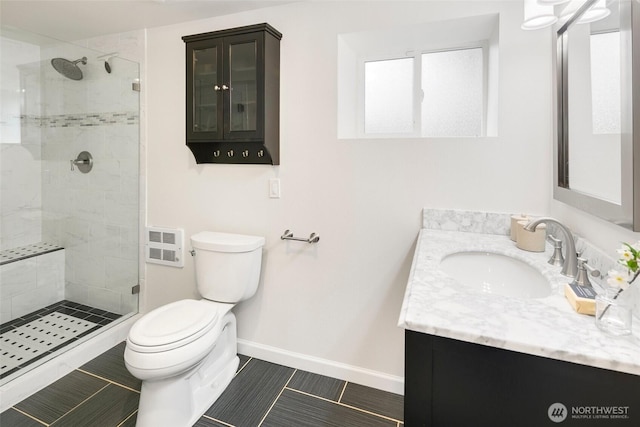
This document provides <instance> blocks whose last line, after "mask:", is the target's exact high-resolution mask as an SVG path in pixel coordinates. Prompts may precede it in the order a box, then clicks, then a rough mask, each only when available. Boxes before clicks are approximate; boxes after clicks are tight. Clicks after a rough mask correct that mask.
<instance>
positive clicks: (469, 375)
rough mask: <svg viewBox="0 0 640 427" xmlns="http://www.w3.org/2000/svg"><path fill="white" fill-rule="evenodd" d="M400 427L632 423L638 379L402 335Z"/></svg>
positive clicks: (639, 397)
mask: <svg viewBox="0 0 640 427" xmlns="http://www.w3.org/2000/svg"><path fill="white" fill-rule="evenodd" d="M404 405H405V411H404V423H405V426H406V427H469V426H477V427H513V426H518V427H541V426H553V425H561V426H576V427H581V426H602V427H607V426H620V427H622V426H638V425H640V376H638V375H633V374H628V373H624V372H617V371H611V370H607V369H601V368H595V367H591V366H585V365H580V364H575V363H571V362H566V361H560V360H553V359H549V358H545V357H540V356H534V355H530V354H525V353H518V352H515V351H509V350H505V349H501V348H494V347H490V346H485V345H480V344H476V343H469V342H463V341H458V340H455V339H450V338H443V337H439V336H435V335H429V334H423V333H419V332H414V331H409V330H407V331H406V332H405V396H404Z"/></svg>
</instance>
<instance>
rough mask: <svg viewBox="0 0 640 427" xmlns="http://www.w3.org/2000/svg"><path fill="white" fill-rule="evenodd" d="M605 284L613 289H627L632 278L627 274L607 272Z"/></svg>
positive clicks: (613, 271)
mask: <svg viewBox="0 0 640 427" xmlns="http://www.w3.org/2000/svg"><path fill="white" fill-rule="evenodd" d="M608 275H609V278H608V279H607V283H608V284H609V285H610V286H613V287H614V288H620V289H627V288H628V287H629V280H631V278H632V276H630V275H629V273H628V272H623V271H618V270H609V273H608Z"/></svg>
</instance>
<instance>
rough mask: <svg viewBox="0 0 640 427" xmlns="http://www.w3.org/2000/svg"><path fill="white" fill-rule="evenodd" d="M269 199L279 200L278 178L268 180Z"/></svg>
mask: <svg viewBox="0 0 640 427" xmlns="http://www.w3.org/2000/svg"><path fill="white" fill-rule="evenodd" d="M269 197H271V198H272V199H279V198H280V178H269Z"/></svg>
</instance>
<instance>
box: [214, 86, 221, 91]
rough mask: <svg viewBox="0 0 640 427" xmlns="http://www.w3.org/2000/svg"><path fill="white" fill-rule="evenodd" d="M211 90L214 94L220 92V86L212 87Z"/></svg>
mask: <svg viewBox="0 0 640 427" xmlns="http://www.w3.org/2000/svg"><path fill="white" fill-rule="evenodd" d="M213 90H215V91H216V92H219V91H221V90H222V88H221V87H220V86H218V85H214V86H213Z"/></svg>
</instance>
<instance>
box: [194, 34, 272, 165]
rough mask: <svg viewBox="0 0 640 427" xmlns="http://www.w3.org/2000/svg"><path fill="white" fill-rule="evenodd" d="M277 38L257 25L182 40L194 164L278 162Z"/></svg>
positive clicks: (197, 35) (196, 35)
mask: <svg viewBox="0 0 640 427" xmlns="http://www.w3.org/2000/svg"><path fill="white" fill-rule="evenodd" d="M281 38H282V34H280V33H279V32H278V31H277V30H276V29H275V28H273V27H271V26H270V25H269V24H258V25H251V26H246V27H240V28H232V29H227V30H221V31H213V32H209V33H202V34H195V35H191V36H185V37H182V39H183V40H184V42H185V43H186V64H187V79H186V81H187V88H186V89H187V93H186V95H187V97H186V125H187V129H186V131H187V132H186V137H187V146H188V147H189V148H190V149H191V151H192V152H193V155H194V156H195V159H196V162H197V163H244V164H271V165H277V164H279V163H280V150H279V132H280V129H279V122H280V114H279V112H280V105H279V104H280V39H281Z"/></svg>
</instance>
